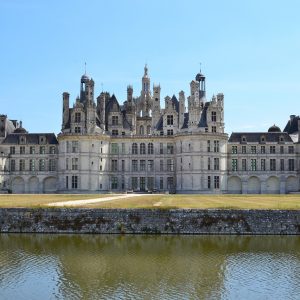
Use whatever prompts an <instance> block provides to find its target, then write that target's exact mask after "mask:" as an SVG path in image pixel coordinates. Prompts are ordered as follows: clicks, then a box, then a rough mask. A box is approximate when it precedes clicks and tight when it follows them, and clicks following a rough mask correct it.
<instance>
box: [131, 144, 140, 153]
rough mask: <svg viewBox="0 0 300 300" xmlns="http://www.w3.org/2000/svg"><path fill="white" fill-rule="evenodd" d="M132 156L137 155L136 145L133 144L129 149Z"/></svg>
mask: <svg viewBox="0 0 300 300" xmlns="http://www.w3.org/2000/svg"><path fill="white" fill-rule="evenodd" d="M131 152H132V154H138V146H137V143H133V144H132V147H131Z"/></svg>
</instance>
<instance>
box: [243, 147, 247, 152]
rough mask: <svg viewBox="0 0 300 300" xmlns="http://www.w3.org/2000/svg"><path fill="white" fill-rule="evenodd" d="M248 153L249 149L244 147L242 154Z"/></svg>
mask: <svg viewBox="0 0 300 300" xmlns="http://www.w3.org/2000/svg"><path fill="white" fill-rule="evenodd" d="M246 153H247V147H246V146H242V154H246Z"/></svg>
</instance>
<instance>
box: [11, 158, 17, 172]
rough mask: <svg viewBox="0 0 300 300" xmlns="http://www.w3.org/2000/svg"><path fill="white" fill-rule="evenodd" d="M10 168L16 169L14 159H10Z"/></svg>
mask: <svg viewBox="0 0 300 300" xmlns="http://www.w3.org/2000/svg"><path fill="white" fill-rule="evenodd" d="M10 170H11V171H12V172H14V171H16V161H15V160H14V159H12V160H11V161H10Z"/></svg>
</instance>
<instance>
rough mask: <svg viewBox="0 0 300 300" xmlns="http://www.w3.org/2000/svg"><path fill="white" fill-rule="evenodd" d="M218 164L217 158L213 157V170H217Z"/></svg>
mask: <svg viewBox="0 0 300 300" xmlns="http://www.w3.org/2000/svg"><path fill="white" fill-rule="evenodd" d="M219 169H220V166H219V158H214V170H215V171H216V170H219Z"/></svg>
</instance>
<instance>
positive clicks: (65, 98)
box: [62, 92, 70, 130]
mask: <svg viewBox="0 0 300 300" xmlns="http://www.w3.org/2000/svg"><path fill="white" fill-rule="evenodd" d="M69 101H70V94H69V93H67V92H64V93H63V115H62V130H63V129H65V127H66V126H67V124H68V122H69Z"/></svg>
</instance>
